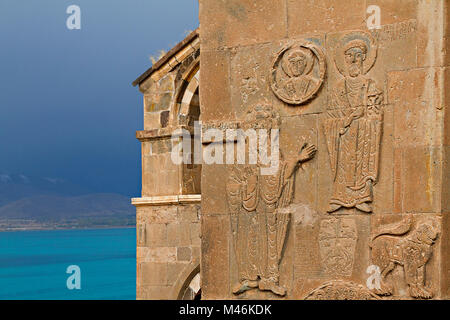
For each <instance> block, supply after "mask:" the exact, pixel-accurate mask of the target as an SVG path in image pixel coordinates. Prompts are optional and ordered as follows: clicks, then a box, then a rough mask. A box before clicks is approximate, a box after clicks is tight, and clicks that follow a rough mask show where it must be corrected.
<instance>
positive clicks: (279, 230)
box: [227, 106, 316, 296]
mask: <svg viewBox="0 0 450 320" xmlns="http://www.w3.org/2000/svg"><path fill="white" fill-rule="evenodd" d="M279 124H280V116H279V114H278V113H277V112H276V111H274V110H272V108H271V107H270V106H256V107H254V108H252V109H251V112H250V113H248V115H247V117H246V120H245V121H244V122H243V127H244V128H258V129H266V130H268V131H270V130H271V129H278V128H279ZM269 140H270V139H269ZM258 146H259V144H258ZM315 152H316V147H315V146H314V145H310V144H305V145H303V147H302V148H301V149H300V152H299V153H298V154H297V155H296V156H295V157H293V158H287V159H283V157H282V155H281V154H280V160H279V165H278V168H277V171H276V173H274V174H270V175H263V174H261V170H260V169H261V168H263V167H265V165H264V164H263V163H260V161H258V163H257V164H255V165H252V164H244V165H233V166H232V167H231V170H230V171H231V172H230V174H229V177H228V181H227V200H228V207H229V211H230V218H231V231H232V237H233V244H234V249H235V256H236V261H237V265H238V273H239V279H238V282H237V283H235V284H234V286H233V293H234V294H241V293H243V292H245V291H247V290H250V289H252V288H258V289H259V290H264V291H271V292H273V293H274V294H276V295H279V296H284V295H285V294H286V289H285V288H283V287H281V286H280V284H279V277H280V273H279V265H280V261H281V258H282V252H283V246H284V243H285V239H286V235H287V230H288V225H289V222H290V216H291V212H290V210H289V205H290V203H291V202H292V199H293V192H294V189H293V188H294V176H295V172H296V170H297V168H298V165H299V164H301V163H302V162H305V161H308V160H310V159H312V158H313V157H314V155H315Z"/></svg>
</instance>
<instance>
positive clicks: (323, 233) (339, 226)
mask: <svg viewBox="0 0 450 320" xmlns="http://www.w3.org/2000/svg"><path fill="white" fill-rule="evenodd" d="M357 238H358V233H357V229H356V223H355V220H353V219H351V218H342V219H339V218H333V219H325V220H322V221H321V223H320V231H319V247H320V256H321V262H322V266H323V268H324V271H325V273H327V274H329V275H333V276H351V275H352V271H353V262H354V255H355V247H356V241H357Z"/></svg>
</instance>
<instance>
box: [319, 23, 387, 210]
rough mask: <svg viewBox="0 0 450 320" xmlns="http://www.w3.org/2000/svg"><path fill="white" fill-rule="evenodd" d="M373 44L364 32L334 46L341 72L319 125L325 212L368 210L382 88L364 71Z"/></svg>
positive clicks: (373, 51)
mask: <svg viewBox="0 0 450 320" xmlns="http://www.w3.org/2000/svg"><path fill="white" fill-rule="evenodd" d="M376 55H377V46H376V44H375V43H374V40H373V38H372V37H371V36H370V35H369V34H366V33H363V32H353V33H349V34H347V35H345V36H344V37H343V38H342V39H341V41H340V45H339V46H338V48H337V50H336V55H335V57H334V58H335V65H336V68H337V69H338V71H339V72H340V73H341V74H342V76H343V78H341V79H340V80H339V81H338V83H337V85H336V87H335V88H333V90H332V93H331V96H330V101H331V102H330V105H329V110H328V119H327V120H326V121H325V123H324V131H325V136H326V140H327V147H328V152H329V155H330V165H331V170H332V177H333V195H332V197H331V199H330V202H329V204H330V205H329V208H328V210H327V211H328V212H329V213H332V212H335V211H337V210H339V209H340V208H341V207H345V208H353V207H356V208H357V209H358V210H360V211H362V212H366V213H370V212H372V207H371V202H372V200H373V195H372V187H373V185H374V184H375V183H377V177H378V168H379V167H378V162H379V161H378V158H379V154H380V143H381V135H382V124H383V107H382V105H383V92H382V91H381V90H380V89H378V87H377V85H376V83H375V81H374V80H373V79H371V78H369V77H367V75H366V74H367V72H368V71H369V70H370V69H371V68H372V66H373V65H374V63H375V59H376Z"/></svg>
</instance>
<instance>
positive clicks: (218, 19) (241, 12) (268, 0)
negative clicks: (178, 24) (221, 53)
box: [199, 0, 287, 54]
mask: <svg viewBox="0 0 450 320" xmlns="http://www.w3.org/2000/svg"><path fill="white" fill-rule="evenodd" d="M199 10H200V25H201V29H200V43H201V47H202V54H203V52H204V51H203V49H207V50H210V49H217V48H222V47H234V46H238V45H247V44H255V43H263V42H268V41H271V40H273V39H281V38H284V37H286V31H287V30H286V27H287V26H286V23H287V17H286V3H285V1H284V0H259V1H253V0H227V1H225V0H214V1H201V2H200V7H199Z"/></svg>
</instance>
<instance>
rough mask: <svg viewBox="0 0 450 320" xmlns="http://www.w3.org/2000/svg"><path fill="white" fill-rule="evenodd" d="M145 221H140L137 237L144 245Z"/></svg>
mask: <svg viewBox="0 0 450 320" xmlns="http://www.w3.org/2000/svg"><path fill="white" fill-rule="evenodd" d="M145 226H146V225H145V223H138V228H137V229H138V230H137V233H138V234H137V239H138V244H139V245H144V244H145V241H146V232H145V231H146V230H145Z"/></svg>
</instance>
